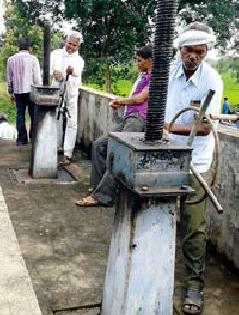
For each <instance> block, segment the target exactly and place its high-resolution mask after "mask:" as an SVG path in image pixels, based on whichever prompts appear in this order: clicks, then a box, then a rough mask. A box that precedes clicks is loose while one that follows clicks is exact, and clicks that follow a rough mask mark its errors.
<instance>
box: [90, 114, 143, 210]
mask: <svg viewBox="0 0 239 315" xmlns="http://www.w3.org/2000/svg"><path fill="white" fill-rule="evenodd" d="M144 126H145V122H144V119H142V118H139V117H128V118H126V119H125V121H124V127H123V131H128V132H140V131H143V130H144ZM107 144H108V139H107ZM104 154H106V155H107V147H106V152H104ZM106 155H105V162H106ZM105 167H106V164H105ZM91 196H92V197H93V198H94V199H96V200H97V201H99V202H100V203H102V204H106V205H109V204H112V203H113V201H114V198H115V180H114V177H113V175H112V174H111V173H110V171H109V170H108V169H107V170H106V172H105V174H104V176H103V177H102V179H101V181H100V182H99V184H98V186H97V187H96V188H95V190H94V191H93V193H92V195H91Z"/></svg>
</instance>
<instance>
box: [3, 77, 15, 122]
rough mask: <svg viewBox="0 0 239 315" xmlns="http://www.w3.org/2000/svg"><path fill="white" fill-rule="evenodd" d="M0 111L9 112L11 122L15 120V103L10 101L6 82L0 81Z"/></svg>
mask: <svg viewBox="0 0 239 315" xmlns="http://www.w3.org/2000/svg"><path fill="white" fill-rule="evenodd" d="M0 112H3V113H5V114H7V118H8V122H9V123H14V122H15V120H16V107H15V105H14V104H11V103H10V100H9V96H8V94H7V84H6V82H0Z"/></svg>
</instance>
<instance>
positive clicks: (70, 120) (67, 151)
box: [58, 95, 78, 158]
mask: <svg viewBox="0 0 239 315" xmlns="http://www.w3.org/2000/svg"><path fill="white" fill-rule="evenodd" d="M77 103H78V95H73V96H70V95H68V97H67V98H66V106H67V109H68V111H69V114H70V116H71V117H69V116H68V114H67V113H66V129H65V138H64V143H63V150H64V155H65V156H68V157H69V158H71V157H72V153H73V150H74V147H75V143H76V134H77V112H78V111H77V107H78V106H77ZM58 122H59V123H58V124H59V125H58V127H59V128H58V146H61V145H60V144H61V143H62V141H61V139H62V136H63V133H62V130H63V126H62V119H60V120H59V121H58Z"/></svg>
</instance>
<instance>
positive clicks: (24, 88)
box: [7, 39, 41, 146]
mask: <svg viewBox="0 0 239 315" xmlns="http://www.w3.org/2000/svg"><path fill="white" fill-rule="evenodd" d="M31 48H32V43H31V41H30V40H28V39H21V40H20V41H19V52H17V53H16V54H15V55H14V56H11V57H10V58H8V61H7V82H8V93H9V95H10V100H11V102H13V101H14V100H15V102H16V109H17V115H16V127H17V140H16V143H17V145H18V146H19V145H25V144H27V143H28V135H27V130H26V123H25V113H26V108H28V113H29V116H30V118H31V125H32V123H33V103H32V101H31V100H30V92H31V85H32V84H40V83H41V75H40V65H39V61H38V59H37V57H35V56H33V55H31V53H30V52H31ZM30 133H31V130H30V131H29V138H30V137H31V134H30Z"/></svg>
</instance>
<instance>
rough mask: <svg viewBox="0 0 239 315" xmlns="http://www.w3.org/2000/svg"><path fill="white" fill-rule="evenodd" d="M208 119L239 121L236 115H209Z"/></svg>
mask: <svg viewBox="0 0 239 315" xmlns="http://www.w3.org/2000/svg"><path fill="white" fill-rule="evenodd" d="M209 117H210V118H211V119H213V120H218V119H221V120H231V121H237V120H239V115H238V114H210V115H209Z"/></svg>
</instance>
